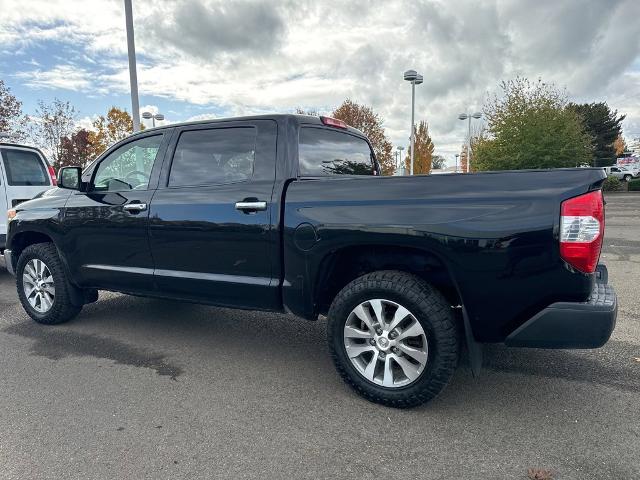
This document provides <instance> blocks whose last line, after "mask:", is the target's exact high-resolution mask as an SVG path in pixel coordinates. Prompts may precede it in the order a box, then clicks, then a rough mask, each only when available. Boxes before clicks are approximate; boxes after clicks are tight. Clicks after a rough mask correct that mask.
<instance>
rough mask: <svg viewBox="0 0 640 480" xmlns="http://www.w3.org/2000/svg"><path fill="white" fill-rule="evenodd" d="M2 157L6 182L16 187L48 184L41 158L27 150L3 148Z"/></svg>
mask: <svg viewBox="0 0 640 480" xmlns="http://www.w3.org/2000/svg"><path fill="white" fill-rule="evenodd" d="M2 159H3V161H4V170H5V173H6V174H7V183H8V184H9V185H13V186H16V187H26V186H34V187H36V186H47V185H50V180H49V176H48V175H47V170H46V169H45V167H44V164H43V162H42V159H41V158H40V156H39V155H38V154H37V153H35V152H30V151H27V150H3V151H2Z"/></svg>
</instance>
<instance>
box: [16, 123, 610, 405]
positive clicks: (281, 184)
mask: <svg viewBox="0 0 640 480" xmlns="http://www.w3.org/2000/svg"><path fill="white" fill-rule="evenodd" d="M604 178H605V175H604V173H603V171H602V169H588V168H579V169H578V168H576V169H562V170H545V171H518V172H488V173H481V174H471V175H439V176H413V177H382V176H380V170H379V166H378V164H377V161H376V159H375V156H374V154H373V150H372V148H371V145H370V144H369V141H368V140H367V138H366V137H365V136H364V135H363V134H362V133H361V132H360V131H358V130H356V129H354V128H351V127H349V126H347V125H345V124H344V123H342V122H340V121H338V120H335V119H332V118H327V117H320V118H318V117H308V116H300V115H270V116H255V117H244V118H235V119H221V120H215V121H206V122H197V123H185V124H175V125H170V126H167V127H161V128H155V129H150V130H145V131H144V132H142V133H138V134H135V135H132V136H130V137H129V138H127V139H125V140H123V141H121V142H120V143H118V144H116V145H114V146H113V147H111V148H110V149H109V150H107V151H106V152H105V153H103V154H102V155H101V156H100V157H99V158H97V159H96V160H95V161H94V162H93V163H92V164H91V165H90V166H89V167H88V168H86V169H85V170H84V171H81V169H80V168H78V167H66V168H63V169H61V171H60V172H59V175H58V186H59V188H56V189H52V190H49V191H47V192H46V193H44V194H42V195H40V196H39V198H36V199H33V200H31V201H28V202H25V203H22V204H20V205H19V206H18V207H16V208H15V209H14V210H10V211H9V219H10V222H9V229H8V238H7V250H6V252H5V257H6V264H7V267H8V269H9V270H10V271H12V272H15V273H16V279H17V282H16V283H17V290H18V295H19V297H20V301H21V302H22V305H23V306H24V309H25V310H26V312H27V313H28V314H29V315H30V316H31V317H32V318H33V319H34V320H35V321H36V322H39V323H43V324H56V323H61V322H64V321H66V320H69V319H71V318H72V317H74V316H76V315H77V314H78V313H79V312H80V310H81V308H82V306H83V305H84V304H86V303H90V302H92V301H96V300H97V298H98V290H112V291H117V292H124V293H127V294H133V295H143V296H153V297H163V298H172V299H177V300H183V301H192V302H199V303H207V304H212V305H220V306H225V307H234V308H242V309H259V310H269V311H276V312H290V313H293V314H295V315H297V316H300V317H303V318H305V319H309V320H315V319H317V318H318V316H320V315H324V316H326V317H327V318H328V340H329V345H330V350H331V354H332V356H333V360H334V362H335V365H336V367H337V369H338V371H339V373H340V374H341V375H342V377H343V378H344V379H345V381H346V382H348V383H349V384H350V385H351V386H352V387H353V388H354V389H355V390H356V391H357V392H359V393H360V394H361V395H363V396H364V397H366V398H368V399H369V400H372V401H375V402H379V403H383V404H386V405H390V406H396V407H407V406H413V405H418V404H420V403H422V402H425V401H427V400H429V399H431V398H433V397H434V396H435V395H436V394H438V393H439V392H440V391H441V390H442V389H443V388H444V387H445V385H446V384H447V382H448V381H449V380H450V378H451V376H452V375H453V372H454V370H455V369H456V367H457V365H458V359H459V355H460V351H461V349H462V348H463V347H464V346H466V347H467V348H468V349H469V352H470V359H471V364H472V368H473V369H474V371H475V370H477V368H478V366H479V363H480V361H481V357H480V355H479V352H480V351H481V350H480V345H481V344H482V343H487V342H504V343H506V344H507V345H511V346H518V347H543V348H596V347H600V346H602V345H603V344H604V343H605V342H606V341H607V340H608V339H609V337H610V335H611V332H612V330H613V328H614V325H615V319H616V313H617V302H616V296H615V293H614V291H613V289H612V288H611V287H610V286H609V285H608V284H607V274H606V268H605V267H604V265H598V259H599V256H600V248H601V244H602V239H603V235H604V205H603V197H602V192H601V189H600V188H601V184H602V182H603V180H604ZM176 321H180V320H179V319H176Z"/></svg>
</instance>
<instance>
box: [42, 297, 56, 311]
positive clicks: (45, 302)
mask: <svg viewBox="0 0 640 480" xmlns="http://www.w3.org/2000/svg"><path fill="white" fill-rule="evenodd" d="M40 299H41V300H40V302H41V305H42V308H43V310H49V309H50V308H51V304H52V303H53V302H52V301H51V300H50V299H49V296H48V295H47V294H46V293H41V294H40Z"/></svg>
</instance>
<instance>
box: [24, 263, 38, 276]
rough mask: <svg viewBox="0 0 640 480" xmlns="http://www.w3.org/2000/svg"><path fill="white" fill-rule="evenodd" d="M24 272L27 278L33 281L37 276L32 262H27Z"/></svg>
mask: <svg viewBox="0 0 640 480" xmlns="http://www.w3.org/2000/svg"><path fill="white" fill-rule="evenodd" d="M24 272H25V273H26V274H27V275H28V276H29V278H31V279H32V280H35V279H36V277H37V275H36V271H35V270H34V268H33V264H32V262H29V263H28V264H27V266H26V267H25V269H24Z"/></svg>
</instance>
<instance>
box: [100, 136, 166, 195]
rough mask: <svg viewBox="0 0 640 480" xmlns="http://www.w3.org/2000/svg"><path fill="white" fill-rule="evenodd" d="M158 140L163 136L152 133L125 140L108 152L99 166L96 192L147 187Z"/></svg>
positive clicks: (159, 141) (158, 147) (158, 145)
mask: <svg viewBox="0 0 640 480" xmlns="http://www.w3.org/2000/svg"><path fill="white" fill-rule="evenodd" d="M161 143H162V135H154V136H152V137H144V138H140V139H138V140H134V141H133V142H129V143H126V144H124V145H122V146H121V147H119V148H117V149H116V150H114V151H113V152H111V153H110V154H109V155H108V156H107V157H106V158H105V159H104V160H102V161H101V162H100V165H98V169H97V171H96V175H95V178H94V180H93V189H94V190H95V191H99V192H117V191H123V190H146V189H147V188H148V187H149V178H150V177H151V169H152V168H153V163H154V162H155V160H156V156H157V155H158V150H159V149H160V144H161Z"/></svg>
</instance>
